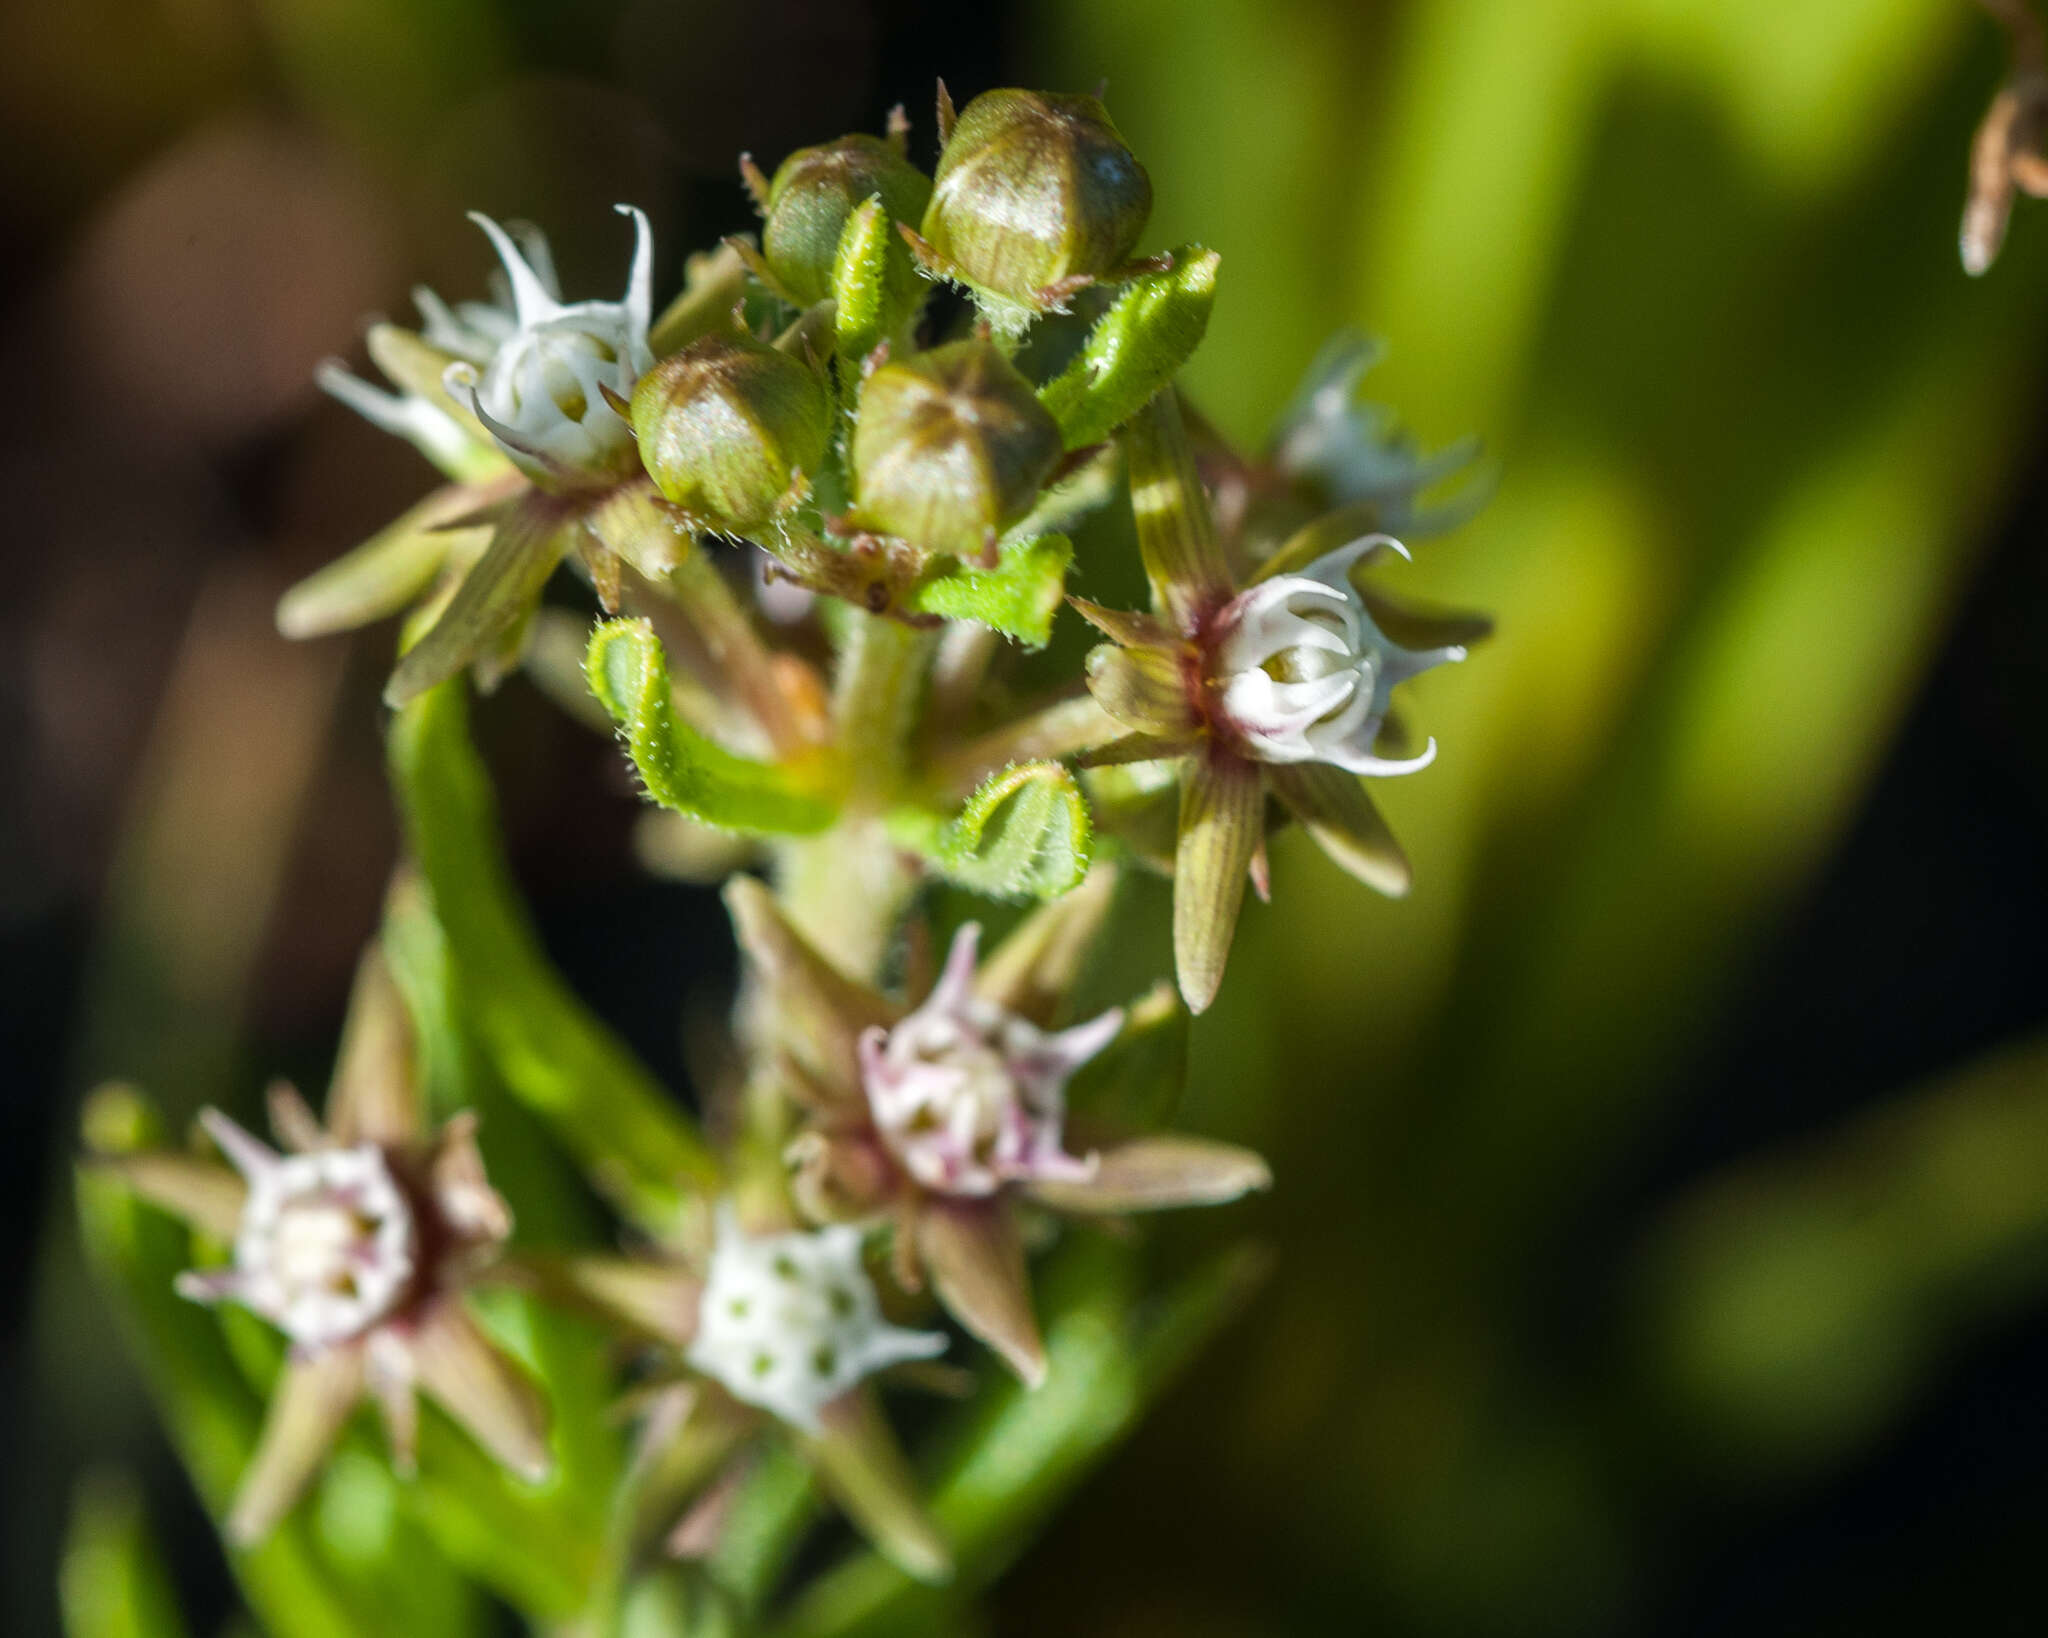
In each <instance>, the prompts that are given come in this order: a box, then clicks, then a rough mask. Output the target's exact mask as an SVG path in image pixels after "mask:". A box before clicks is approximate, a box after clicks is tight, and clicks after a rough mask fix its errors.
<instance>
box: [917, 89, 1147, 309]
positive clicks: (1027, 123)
mask: <svg viewBox="0 0 2048 1638" xmlns="http://www.w3.org/2000/svg"><path fill="white" fill-rule="evenodd" d="M1151 214H1152V182H1151V178H1149V177H1148V176H1146V174H1145V167H1144V166H1142V165H1140V164H1139V163H1138V161H1137V158H1136V157H1135V156H1134V155H1133V154H1132V153H1131V150H1130V149H1129V148H1127V147H1126V146H1124V140H1123V138H1122V137H1121V136H1119V135H1118V134H1117V129H1116V127H1115V126H1114V125H1112V124H1111V123H1110V119H1109V114H1108V112H1107V110H1105V109H1104V108H1103V106H1102V104H1101V103H1100V102H1098V101H1097V100H1096V99H1095V98H1094V97H1089V96H1061V95H1058V94H1056V93H1053V92H1047V91H987V92H984V93H983V94H982V95H981V96H978V97H976V98H975V99H974V101H972V102H971V103H969V104H968V105H967V107H966V108H965V110H963V111H962V113H961V114H960V117H959V119H958V121H957V122H956V123H955V125H954V127H953V132H952V135H951V137H950V138H949V139H948V140H947V143H946V151H945V152H944V153H943V154H941V155H940V156H939V168H938V173H937V175H936V177H935V178H934V180H933V188H932V202H931V205H930V207H929V208H928V209H927V210H926V211H925V215H924V225H923V228H922V229H921V231H922V233H923V236H924V239H925V241H926V242H927V243H928V244H929V245H930V246H931V248H932V250H933V251H934V252H936V253H937V255H938V257H939V258H940V259H941V260H942V261H943V262H945V263H948V264H950V265H951V266H952V267H953V268H956V269H957V270H958V271H959V272H960V273H961V274H962V275H964V276H965V277H966V278H967V279H969V280H971V281H972V282H973V283H974V284H975V285H977V286H978V287H980V288H981V289H983V290H986V291H989V292H991V293H992V294H994V295H997V296H1001V297H1005V298H1007V299H1008V300H1010V301H1014V302H1018V303H1021V304H1023V305H1024V306H1026V307H1029V308H1032V309H1034V310H1042V309H1043V308H1044V307H1046V306H1047V305H1049V304H1050V303H1049V301H1048V299H1047V298H1046V297H1045V296H1043V295H1042V294H1041V292H1044V291H1046V290H1047V288H1048V287H1049V286H1055V287H1056V286H1058V285H1059V284H1060V283H1061V282H1062V281H1065V280H1070V279H1084V280H1085V279H1089V278H1095V277H1099V276H1100V275H1102V274H1104V273H1107V272H1109V271H1110V270H1111V269H1112V268H1114V267H1117V266H1118V265H1119V264H1121V263H1122V262H1123V261H1124V260H1125V258H1127V257H1128V256H1129V255H1130V253H1131V249H1132V247H1133V246H1134V245H1136V244H1137V242H1138V235H1139V234H1141V233H1143V232H1144V231H1145V221H1146V218H1147V217H1149V216H1150V215H1151Z"/></svg>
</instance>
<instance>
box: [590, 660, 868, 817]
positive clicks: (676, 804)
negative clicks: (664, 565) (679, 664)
mask: <svg viewBox="0 0 2048 1638" xmlns="http://www.w3.org/2000/svg"><path fill="white" fill-rule="evenodd" d="M584 672H585V675H587V676H588V677H589V679H590V688H591V692H592V693H594V694H596V695H597V697H598V699H599V700H601V701H602V702H603V704H604V708H605V709H606V710H607V711H608V712H610V713H611V716H612V720H613V721H614V722H616V723H617V724H618V725H619V732H620V738H621V739H623V740H624V742H625V745H626V750H627V753H628V754H629V755H630V756H631V757H632V759H633V766H634V767H635V768H637V769H638V770H639V773H640V779H641V782H642V784H643V785H644V786H645V787H646V790H647V794H648V796H649V797H651V798H652V799H653V800H654V801H656V802H659V803H660V804H661V805H662V806H663V807H665V808H669V809H672V810H673V811H675V812H677V813H681V814H686V815H688V816H689V817H690V818H692V819H696V820H698V821H700V822H701V823H703V824H707V825H716V826H718V827H719V828H720V829H723V830H734V831H741V832H745V833H747V834H751V835H785V836H804V835H810V834H812V833H814V832H817V831H820V830H823V829H825V828H826V827H827V826H828V825H830V824H831V823H832V820H833V818H834V807H833V804H832V803H830V802H828V801H826V800H825V799H824V798H823V797H822V796H819V795H816V794H813V793H812V792H810V791H806V790H805V789H803V788H802V787H801V785H799V784H798V782H797V781H796V780H795V779H793V778H792V777H791V775H790V774H789V772H788V771H787V770H785V769H783V768H780V767H777V766H774V765H773V764H770V763H765V762H751V761H749V760H747V759H746V758H744V757H738V756H734V755H733V754H732V752H730V751H728V750H726V749H725V747H723V746H722V745H718V744H716V743H714V742H713V741H711V740H709V739H706V738H705V737H704V736H703V735H702V734H700V733H698V732H697V731H696V730H695V729H694V728H692V727H690V725H689V724H688V723H685V722H682V721H680V720H678V719H677V717H676V714H675V708H674V706H673V704H672V703H671V701H670V698H669V675H668V660H667V657H666V656H665V655H664V654H663V653H662V648H661V640H660V639H659V638H658V637H656V636H655V635H654V627H653V626H652V625H650V624H649V623H648V622H647V621H645V620H608V621H605V622H604V623H603V624H601V625H599V626H598V628H597V629H596V630H595V631H593V632H592V633H591V634H590V649H589V653H588V655H587V656H586V658H585V660H584Z"/></svg>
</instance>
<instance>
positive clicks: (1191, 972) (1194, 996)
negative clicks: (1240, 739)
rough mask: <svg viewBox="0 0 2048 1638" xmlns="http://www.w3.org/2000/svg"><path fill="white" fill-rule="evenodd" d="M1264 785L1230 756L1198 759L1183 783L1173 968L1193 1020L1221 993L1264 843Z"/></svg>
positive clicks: (1251, 770) (1176, 863) (1246, 764)
mask: <svg viewBox="0 0 2048 1638" xmlns="http://www.w3.org/2000/svg"><path fill="white" fill-rule="evenodd" d="M1265 803H1266V794H1265V781H1264V780H1263V778H1262V777H1261V775H1260V771H1259V770H1258V769H1257V768H1256V767H1254V766H1253V765H1252V764H1251V763H1249V762H1246V761H1244V760H1243V759H1241V758H1239V757H1235V756H1230V755H1210V756H1198V757H1195V758H1194V759H1192V760H1191V761H1190V763H1189V764H1188V767H1187V769H1186V771H1185V773H1184V774H1183V775H1182V779H1181V788H1180V841H1179V844H1178V847H1177V848H1176V851H1175V854H1174V874H1173V960H1174V968H1175V970H1176V972H1177V973H1178V974H1179V977H1180V993H1181V995H1182V996H1183V997H1184V998H1185V999H1186V1001H1187V1004H1188V1010H1189V1011H1190V1012H1203V1011H1206V1010H1207V1009H1208V1006H1209V1003H1210V1002H1212V1001H1214V1000H1215V999H1216V992H1217V990H1219V989H1220V988H1221V987H1222V985H1223V964H1224V962H1225V961H1226V960H1227V959H1228V958H1229V955H1230V943H1231V940H1232V938H1234V937H1235V936H1236V933H1237V913H1238V909H1239V907H1240V906H1241V905H1242V904H1243V903H1244V887H1245V878H1246V873H1247V872H1248V871H1249V870H1250V868H1251V863H1252V856H1253V854H1254V853H1255V852H1256V851H1257V850H1258V847H1259V844H1260V842H1261V840H1262V839H1263V837H1264V830H1265V827H1264V814H1265Z"/></svg>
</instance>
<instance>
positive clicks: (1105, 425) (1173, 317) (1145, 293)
mask: <svg viewBox="0 0 2048 1638" xmlns="http://www.w3.org/2000/svg"><path fill="white" fill-rule="evenodd" d="M1221 259H1222V258H1221V257H1219V256H1218V255H1217V254H1216V252H1215V251H1213V250H1203V249H1201V248H1199V247H1198V246H1194V245H1189V246H1185V247H1184V248H1182V249H1180V250H1177V251H1175V252H1174V253H1173V266H1172V267H1171V268H1169V269H1167V271H1165V272H1164V273H1148V274H1146V275H1145V276H1144V277H1142V278H1137V279H1133V280H1131V282H1130V283H1129V284H1127V285H1125V286H1124V288H1123V291H1122V293H1121V294H1120V295H1119V296H1118V297H1117V299H1116V301H1115V303H1114V305H1112V306H1111V307H1110V309H1109V311H1108V312H1106V313H1104V314H1103V315H1102V317H1101V318H1100V319H1098V320H1096V323H1095V328H1094V329H1092V330H1090V331H1089V332H1088V340H1087V341H1086V342H1085V343H1084V344H1083V345H1082V348H1081V351H1080V352H1079V353H1078V354H1077V355H1076V356H1075V358H1074V361H1073V362H1072V363H1071V364H1069V365H1068V366H1067V367H1066V369H1064V370H1063V371H1061V372H1060V373H1059V374H1058V375H1057V376H1055V377H1053V379H1052V380H1050V381H1048V382H1047V383H1046V384H1045V385H1044V386H1043V387H1040V388H1039V389H1038V398H1039V402H1040V403H1042V404H1044V405H1045V407H1046V408H1047V409H1049V410H1051V411H1052V416H1053V419H1054V420H1055V421H1057V422H1059V424H1060V436H1061V437H1062V438H1063V439H1064V440H1065V441H1066V446H1067V448H1069V449H1081V448H1084V447H1086V446H1087V445H1089V444H1095V443H1100V442H1101V441H1102V440H1103V439H1105V438H1107V437H1108V436H1109V435H1110V434H1111V433H1113V432H1114V431H1116V429H1117V428H1118V427H1120V426H1122V425H1123V423H1124V422H1126V421H1128V420H1129V419H1130V418H1131V417H1132V416H1133V415H1135V414H1137V413H1138V411H1139V410H1141V409H1143V408H1144V407H1145V403H1146V401H1147V400H1148V399H1150V398H1151V397H1152V395H1153V394H1154V393H1156V392H1157V391H1159V389H1160V388H1161V387H1163V386H1165V385H1166V383H1167V382H1169V381H1171V380H1172V379H1173V376H1174V372H1175V371H1177V370H1178V369H1179V368H1180V367H1181V365H1183V364H1185V363H1186V362H1187V361H1188V358H1189V357H1190V355H1192V354H1193V352H1194V350H1195V348H1196V347H1198V346H1200V345H1201V341H1202V335H1203V332H1204V331H1206V330H1207V329H1208V328H1209V311H1210V309H1211V308H1212V307H1214V306H1215V304H1216V264H1217V263H1218V262H1219V261H1220V260H1221Z"/></svg>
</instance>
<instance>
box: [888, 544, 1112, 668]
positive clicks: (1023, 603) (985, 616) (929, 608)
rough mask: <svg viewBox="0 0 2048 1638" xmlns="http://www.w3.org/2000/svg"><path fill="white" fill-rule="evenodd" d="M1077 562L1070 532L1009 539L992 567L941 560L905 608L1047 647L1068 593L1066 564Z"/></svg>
mask: <svg viewBox="0 0 2048 1638" xmlns="http://www.w3.org/2000/svg"><path fill="white" fill-rule="evenodd" d="M1073 560H1074V545H1073V542H1072V541H1070V540H1068V539H1067V537H1066V536H1065V535H1040V536H1039V537H1038V538H1037V539H1035V540H1018V541H1012V542H1009V543H1008V544H1006V545H1005V546H1004V547H1003V549H1002V559H1001V561H1000V562H999V563H997V565H996V566H995V567H994V568H993V569H982V568H977V567H975V565H974V564H973V563H971V562H968V561H965V560H963V559H961V558H957V557H944V558H940V559H939V560H938V561H937V562H936V563H934V564H933V565H932V566H931V567H930V568H929V569H927V570H925V572H924V573H923V574H922V575H920V576H919V577H918V580H917V583H916V584H915V585H913V586H912V587H911V588H910V591H909V593H908V594H907V595H906V596H905V598H904V600H903V606H904V608H905V609H907V610H908V611H909V612H911V613H913V614H936V615H938V616H940V617H941V618H942V619H947V620H974V621H977V622H979V623H980V624H982V625H984V626H990V627H993V628H994V629H995V630H997V631H1000V632H1001V633H1002V634H1003V635H1004V636H1006V637H1014V638H1016V639H1017V641H1019V642H1020V643H1024V644H1026V645H1027V646H1028V647H1031V648H1043V647H1044V646H1045V644H1046V641H1047V639H1049V638H1050V637H1051V636H1052V618H1053V616H1054V615H1055V614H1057V613H1058V612H1059V606H1060V599H1061V598H1062V597H1064V596H1065V595H1066V587H1067V565H1068V564H1070V563H1071V562H1073Z"/></svg>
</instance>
